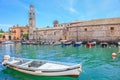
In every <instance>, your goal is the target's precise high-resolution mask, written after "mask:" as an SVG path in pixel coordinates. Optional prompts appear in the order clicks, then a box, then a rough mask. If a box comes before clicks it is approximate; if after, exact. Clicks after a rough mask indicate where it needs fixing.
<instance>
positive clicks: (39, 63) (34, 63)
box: [28, 61, 45, 68]
mask: <svg viewBox="0 0 120 80" xmlns="http://www.w3.org/2000/svg"><path fill="white" fill-rule="evenodd" d="M43 64H45V62H43V61H32V62H31V63H30V64H28V67H36V68H37V67H39V66H41V65H43Z"/></svg>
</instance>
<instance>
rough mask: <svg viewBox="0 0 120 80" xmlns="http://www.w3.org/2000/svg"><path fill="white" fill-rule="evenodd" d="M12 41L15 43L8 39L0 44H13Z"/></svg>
mask: <svg viewBox="0 0 120 80" xmlns="http://www.w3.org/2000/svg"><path fill="white" fill-rule="evenodd" d="M14 43H15V42H14V41H10V40H8V41H2V44H14Z"/></svg>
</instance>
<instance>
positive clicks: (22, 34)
mask: <svg viewBox="0 0 120 80" xmlns="http://www.w3.org/2000/svg"><path fill="white" fill-rule="evenodd" d="M28 32H29V27H28V26H27V25H26V26H19V25H16V26H13V27H11V28H10V29H9V39H12V40H21V39H24V38H27V37H28Z"/></svg>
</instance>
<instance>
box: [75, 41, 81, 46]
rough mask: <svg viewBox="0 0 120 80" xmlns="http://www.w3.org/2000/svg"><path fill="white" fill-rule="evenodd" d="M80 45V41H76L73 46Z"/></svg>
mask: <svg viewBox="0 0 120 80" xmlns="http://www.w3.org/2000/svg"><path fill="white" fill-rule="evenodd" d="M81 45H82V41H76V42H75V43H74V44H73V46H74V47H77V46H81Z"/></svg>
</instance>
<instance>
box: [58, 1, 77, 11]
mask: <svg viewBox="0 0 120 80" xmlns="http://www.w3.org/2000/svg"><path fill="white" fill-rule="evenodd" d="M76 2H77V0H60V1H58V2H57V3H58V5H59V6H60V7H61V8H63V9H64V10H66V11H69V12H70V13H78V11H77V10H76V9H75V5H76Z"/></svg>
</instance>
